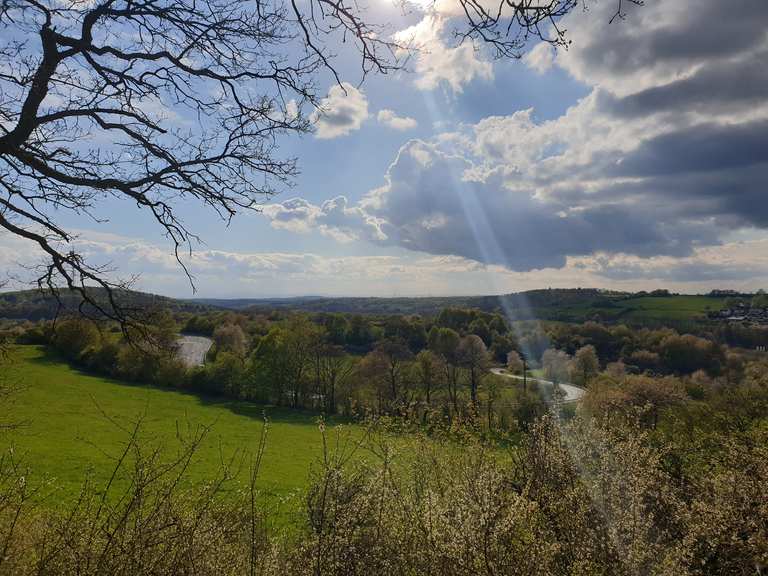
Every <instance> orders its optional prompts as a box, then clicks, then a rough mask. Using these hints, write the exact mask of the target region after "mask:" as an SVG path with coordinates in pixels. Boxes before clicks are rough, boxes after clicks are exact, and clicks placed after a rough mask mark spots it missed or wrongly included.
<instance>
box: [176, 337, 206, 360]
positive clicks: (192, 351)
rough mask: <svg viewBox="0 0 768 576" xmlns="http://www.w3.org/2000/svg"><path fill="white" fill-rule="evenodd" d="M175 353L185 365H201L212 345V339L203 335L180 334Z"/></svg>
mask: <svg viewBox="0 0 768 576" xmlns="http://www.w3.org/2000/svg"><path fill="white" fill-rule="evenodd" d="M178 345H179V349H178V352H177V354H178V355H179V358H180V359H181V361H182V362H184V364H186V365H187V366H202V365H203V364H205V355H206V354H207V353H208V350H210V349H211V346H212V345H213V340H211V339H210V338H206V337H205V336H181V337H179V340H178Z"/></svg>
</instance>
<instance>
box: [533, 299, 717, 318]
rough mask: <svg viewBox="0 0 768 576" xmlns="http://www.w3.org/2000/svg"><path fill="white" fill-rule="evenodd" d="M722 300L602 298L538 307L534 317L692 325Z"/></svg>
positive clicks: (715, 307)
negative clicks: (688, 323) (593, 300)
mask: <svg viewBox="0 0 768 576" xmlns="http://www.w3.org/2000/svg"><path fill="white" fill-rule="evenodd" d="M724 302H725V298H719V297H712V296H696V295H675V296H639V297H631V298H623V297H622V298H618V297H616V298H604V299H600V300H597V301H595V302H592V303H574V304H572V305H563V306H560V307H537V308H534V309H533V312H534V315H536V316H538V317H539V318H541V319H552V320H561V321H566V322H585V321H587V320H591V319H599V320H602V321H605V322H627V323H629V324H637V323H639V324H643V323H645V322H650V323H654V322H667V323H668V322H681V321H682V322H695V321H699V320H705V319H706V316H707V312H710V311H717V310H720V309H722V308H723V305H724Z"/></svg>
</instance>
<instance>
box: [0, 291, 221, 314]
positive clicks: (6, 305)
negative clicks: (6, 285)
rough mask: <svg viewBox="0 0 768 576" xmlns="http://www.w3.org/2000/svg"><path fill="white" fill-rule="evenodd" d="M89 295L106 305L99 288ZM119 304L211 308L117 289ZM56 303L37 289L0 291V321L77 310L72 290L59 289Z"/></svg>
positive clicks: (191, 309)
mask: <svg viewBox="0 0 768 576" xmlns="http://www.w3.org/2000/svg"><path fill="white" fill-rule="evenodd" d="M91 294H92V295H93V297H94V298H95V299H96V301H97V302H99V303H100V304H101V303H104V305H105V306H106V303H107V298H106V292H105V291H104V289H102V288H93V289H92V290H91ZM116 295H117V299H118V302H119V303H120V305H122V306H125V307H128V308H168V309H171V310H174V311H183V312H203V311H206V310H210V306H207V305H205V304H203V303H197V302H192V301H188V300H177V299H174V298H168V297H166V296H159V295H157V294H148V293H146V292H137V291H133V290H118V291H117V292H116ZM59 297H60V300H61V306H62V307H61V309H60V310H59V302H57V300H56V298H54V297H53V296H52V295H51V294H49V293H45V292H40V291H39V290H20V291H16V292H0V318H6V319H11V320H33V321H35V320H45V319H50V318H53V317H54V316H55V314H56V312H57V310H58V311H59V312H72V311H75V310H77V309H78V306H79V305H80V302H81V297H80V294H78V293H77V292H74V291H69V290H61V292H60V294H59Z"/></svg>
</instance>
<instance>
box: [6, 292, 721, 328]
mask: <svg viewBox="0 0 768 576" xmlns="http://www.w3.org/2000/svg"><path fill="white" fill-rule="evenodd" d="M120 298H121V299H122V302H123V303H124V305H130V306H134V307H140V308H141V307H161V308H167V309H170V310H172V311H175V312H191V313H202V312H206V311H211V310H216V309H218V310H238V311H253V312H261V311H269V310H286V311H287V310H296V311H302V312H310V313H345V314H374V315H394V314H405V315H412V314H418V315H421V316H434V315H437V314H438V313H439V312H440V311H441V310H442V309H444V308H476V309H479V310H483V311H485V312H496V311H499V312H503V313H505V314H506V315H507V316H508V317H510V318H512V319H515V320H529V319H539V320H557V321H562V322H584V321H586V320H597V321H602V322H608V323H613V322H626V323H631V324H644V323H651V324H656V323H659V322H672V323H674V322H687V321H699V320H702V321H703V320H706V316H707V313H708V312H712V311H717V310H720V309H721V308H723V307H724V304H725V301H726V299H727V298H728V296H726V295H719V296H703V295H685V294H666V293H660V294H657V295H649V294H647V293H644V292H642V293H638V294H632V293H628V292H614V291H607V290H599V289H593V288H570V289H542V290H529V291H527V292H518V293H514V294H504V295H499V296H493V295H486V296H433V297H395V298H374V297H322V296H306V297H297V298H236V299H217V298H197V299H190V300H182V299H175V298H169V297H166V296H158V295H155V294H148V293H144V292H134V291H123V292H121V293H120ZM62 302H63V304H64V310H74V309H76V307H77V305H78V303H79V296H78V295H77V294H73V293H68V292H63V293H62ZM56 310H57V302H56V300H55V299H54V298H53V297H51V296H50V295H49V294H41V293H40V292H38V291H35V290H26V291H21V292H5V293H0V318H8V319H27V320H40V319H45V318H52V317H53V315H54V314H55V313H56Z"/></svg>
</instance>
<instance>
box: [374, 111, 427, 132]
mask: <svg viewBox="0 0 768 576" xmlns="http://www.w3.org/2000/svg"><path fill="white" fill-rule="evenodd" d="M377 119H378V121H379V123H380V124H383V125H384V126H387V127H388V128H392V129H393V130H400V131H405V130H413V129H414V128H416V126H417V125H418V122H416V119H415V118H411V117H410V116H398V115H397V114H396V113H395V111H394V110H389V109H387V108H385V109H383V110H379V114H378V116H377Z"/></svg>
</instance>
